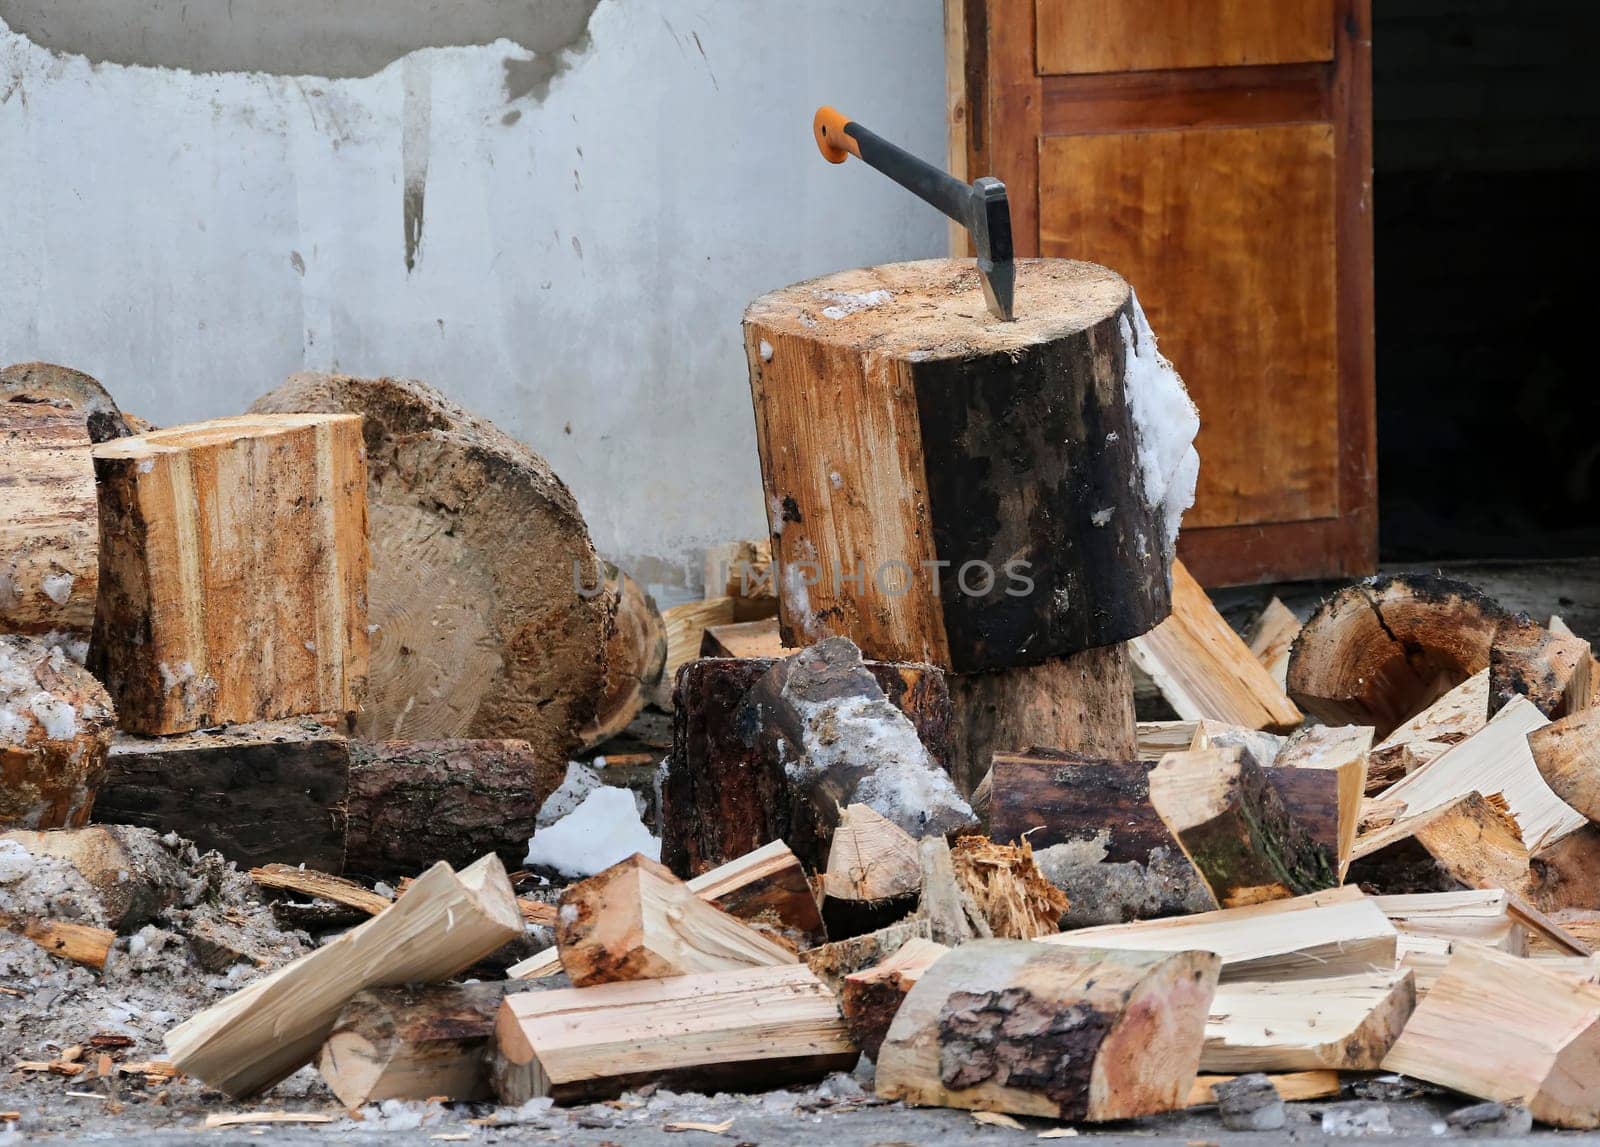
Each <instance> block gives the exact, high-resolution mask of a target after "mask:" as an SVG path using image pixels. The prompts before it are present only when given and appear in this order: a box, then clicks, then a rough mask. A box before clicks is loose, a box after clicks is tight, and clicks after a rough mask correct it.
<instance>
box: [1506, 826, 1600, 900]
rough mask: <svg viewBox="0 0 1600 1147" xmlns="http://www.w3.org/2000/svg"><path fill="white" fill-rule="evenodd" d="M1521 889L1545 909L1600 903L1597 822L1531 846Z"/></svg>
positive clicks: (1599, 835)
mask: <svg viewBox="0 0 1600 1147" xmlns="http://www.w3.org/2000/svg"><path fill="white" fill-rule="evenodd" d="M1524 891H1525V892H1526V893H1527V895H1528V898H1529V899H1530V900H1531V901H1532V902H1533V903H1534V904H1536V905H1537V906H1538V907H1539V908H1541V909H1542V910H1544V911H1546V912H1556V911H1559V910H1561V909H1563V908H1592V907H1594V906H1595V905H1597V904H1600V825H1597V824H1593V823H1591V824H1586V825H1584V826H1583V827H1582V828H1580V829H1578V831H1576V832H1573V833H1569V834H1568V835H1566V836H1564V837H1562V838H1561V839H1560V840H1557V841H1552V842H1551V843H1549V844H1545V845H1542V846H1540V847H1539V848H1536V849H1534V850H1533V854H1532V855H1531V856H1530V857H1529V858H1528V881H1527V884H1526V886H1525V889H1524Z"/></svg>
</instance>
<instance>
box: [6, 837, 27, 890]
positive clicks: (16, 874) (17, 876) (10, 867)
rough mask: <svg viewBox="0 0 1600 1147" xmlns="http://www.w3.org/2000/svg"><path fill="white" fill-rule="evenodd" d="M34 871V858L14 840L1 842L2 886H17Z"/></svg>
mask: <svg viewBox="0 0 1600 1147" xmlns="http://www.w3.org/2000/svg"><path fill="white" fill-rule="evenodd" d="M32 871H33V856H32V855H31V854H30V853H29V852H28V850H27V849H26V848H23V847H22V845H20V844H18V843H17V842H16V841H14V840H0V884H15V883H16V882H17V881H19V880H21V879H22V878H23V877H24V876H26V875H28V873H30V872H32Z"/></svg>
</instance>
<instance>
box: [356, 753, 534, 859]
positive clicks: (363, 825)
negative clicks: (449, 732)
mask: <svg viewBox="0 0 1600 1147" xmlns="http://www.w3.org/2000/svg"><path fill="white" fill-rule="evenodd" d="M564 775H565V762H564V761H563V760H562V759H560V758H555V759H552V758H550V757H546V756H542V755H541V754H540V753H539V752H538V751H537V750H535V749H534V748H533V746H532V745H530V744H529V743H528V742H527V741H518V740H510V741H499V740H471V739H465V738H451V739H447V740H440V741H379V742H371V741H352V742H351V744H350V795H349V800H348V803H347V808H348V828H347V837H346V856H345V866H346V868H347V870H348V871H351V872H359V873H362V874H363V875H366V876H373V877H384V878H388V879H392V878H394V877H397V876H409V875H412V874H413V873H416V872H420V871H422V870H423V869H425V868H427V867H428V866H429V865H430V864H433V863H435V862H436V861H440V860H444V861H448V862H449V863H450V864H452V865H460V864H463V863H467V862H470V861H471V860H472V859H473V858H474V857H477V856H481V855H483V854H484V853H485V852H490V851H493V852H495V853H498V854H499V856H500V859H501V860H502V861H504V862H505V863H506V865H507V866H508V867H510V866H516V865H520V864H521V863H522V858H523V856H524V855H526V853H527V849H528V838H529V837H531V836H532V835H533V832H534V818H535V817H536V816H537V815H538V811H539V806H540V805H542V804H543V803H544V800H545V798H546V797H548V796H549V795H550V794H551V793H552V792H554V791H555V790H556V788H557V787H559V786H560V784H561V780H562V778H563V776H564Z"/></svg>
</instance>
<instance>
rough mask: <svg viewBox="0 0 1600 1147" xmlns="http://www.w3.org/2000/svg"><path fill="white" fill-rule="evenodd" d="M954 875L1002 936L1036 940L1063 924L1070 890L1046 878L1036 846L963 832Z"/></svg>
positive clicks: (992, 929) (955, 855)
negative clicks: (1036, 853)
mask: <svg viewBox="0 0 1600 1147" xmlns="http://www.w3.org/2000/svg"><path fill="white" fill-rule="evenodd" d="M951 856H952V860H953V862H954V865H955V873H956V880H957V881H958V882H959V884H960V886H961V889H962V890H963V891H964V892H965V893H966V894H967V896H968V897H970V898H971V900H972V903H973V904H974V905H975V906H976V908H977V910H978V911H979V912H980V913H981V914H982V915H983V919H984V920H985V921H986V922H987V923H988V925H989V931H990V932H991V933H992V934H993V935H994V936H995V937H996V938H998V939H1002V940H1032V939H1035V938H1036V937H1039V936H1049V935H1051V934H1053V933H1055V932H1058V931H1060V929H1061V917H1062V916H1063V915H1064V914H1065V913H1066V911H1067V910H1068V908H1069V907H1070V906H1071V904H1070V902H1069V901H1068V899H1067V895H1066V893H1064V892H1062V891H1061V889H1059V888H1057V887H1056V886H1055V885H1053V884H1051V883H1050V882H1049V881H1048V880H1046V879H1045V877H1044V874H1043V873H1042V872H1040V871H1039V866H1038V865H1037V864H1036V863H1034V859H1033V848H1032V846H1031V845H1029V844H1028V842H1027V841H1026V840H1024V841H1023V842H1022V843H1021V844H1020V845H1010V844H995V843H994V842H993V841H990V840H985V839H984V838H983V837H981V836H964V837H962V838H961V839H960V840H958V841H957V842H956V847H955V848H954V849H953V850H952V853H951Z"/></svg>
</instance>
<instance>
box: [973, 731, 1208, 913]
mask: <svg viewBox="0 0 1600 1147" xmlns="http://www.w3.org/2000/svg"><path fill="white" fill-rule="evenodd" d="M1151 767H1152V766H1151V765H1150V764H1149V763H1147V762H1144V761H1109V760H1094V759H1090V758H1087V757H1083V756H1080V755H1078V754H1076V753H1062V752H1056V751H1053V750H1044V749H1035V750H1033V751H1031V752H1028V753H998V754H996V755H995V758H994V766H993V780H992V791H993V798H992V802H991V806H990V827H989V835H990V836H991V837H992V838H993V839H994V840H995V841H996V842H997V843H1001V844H1010V843H1017V842H1020V841H1022V840H1026V841H1028V843H1029V845H1030V846H1031V847H1032V848H1033V850H1034V856H1035V860H1036V862H1037V863H1038V866H1039V869H1040V871H1041V872H1043V873H1044V875H1045V877H1046V878H1047V879H1048V880H1049V881H1050V883H1052V884H1053V885H1055V886H1056V887H1057V888H1060V889H1061V890H1062V891H1063V892H1065V893H1066V896H1067V900H1068V902H1069V906H1068V908H1067V911H1066V915H1065V916H1064V918H1063V921H1062V925H1063V926H1064V927H1067V928H1081V927H1086V926H1090V925H1095V924H1117V923H1121V922H1123V921H1124V920H1131V919H1151V918H1155V917H1161V916H1178V915H1185V914H1188V913H1191V912H1204V911H1205V910H1207V909H1209V908H1214V907H1216V901H1215V900H1213V899H1212V896H1211V893H1210V891H1209V890H1208V889H1207V888H1206V886H1205V883H1204V882H1203V881H1202V880H1201V879H1200V877H1199V875H1198V873H1196V872H1195V870H1194V866H1193V865H1191V864H1190V863H1189V861H1188V859H1187V858H1186V857H1185V856H1184V854H1183V850H1182V848H1180V847H1179V845H1178V842H1177V841H1176V840H1174V839H1173V836H1172V833H1171V831H1170V830H1168V828H1167V826H1166V825H1165V824H1164V823H1162V820H1161V817H1160V816H1159V815H1158V814H1157V813H1156V810H1155V807H1154V806H1153V805H1152V804H1151V803H1150V780H1149V778H1150V769H1151Z"/></svg>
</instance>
